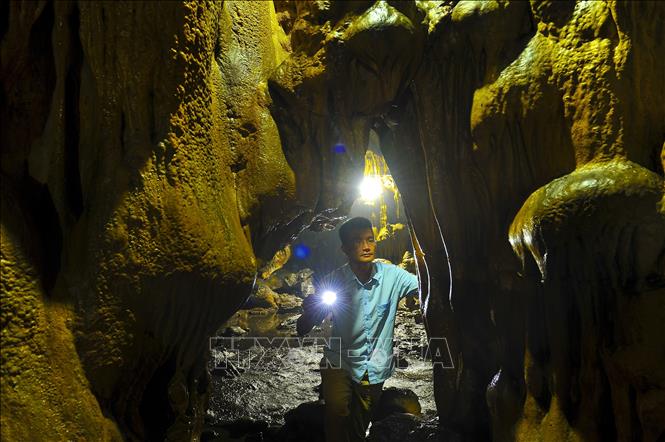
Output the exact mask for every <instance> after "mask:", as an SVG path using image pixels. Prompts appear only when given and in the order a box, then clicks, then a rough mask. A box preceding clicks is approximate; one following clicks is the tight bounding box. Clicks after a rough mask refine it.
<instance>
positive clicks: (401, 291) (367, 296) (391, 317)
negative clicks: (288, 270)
mask: <svg viewBox="0 0 665 442" xmlns="http://www.w3.org/2000/svg"><path fill="white" fill-rule="evenodd" d="M373 264H374V269H373V272H372V277H371V278H370V280H369V281H368V282H367V283H366V284H362V283H361V282H360V281H359V280H358V278H357V277H356V275H355V274H354V273H353V271H352V270H351V268H350V267H349V265H348V264H346V265H344V266H342V267H340V268H338V269H337V270H335V271H333V272H332V273H331V274H330V275H328V277H327V278H326V280H325V282H324V283H323V284H322V285H321V286H320V287H319V289H320V290H321V289H322V290H326V289H328V290H334V291H336V292H337V301H336V302H335V305H334V306H333V307H332V309H333V310H332V324H333V327H332V333H331V337H330V342H329V345H328V346H327V347H325V348H324V351H323V354H324V361H322V362H325V359H327V361H328V363H329V364H330V365H331V366H333V367H339V366H340V365H341V367H342V368H344V369H345V370H346V371H347V372H348V373H349V374H350V375H351V377H352V378H353V379H354V380H355V381H356V382H360V381H361V379H362V378H363V376H364V375H365V372H367V377H368V379H369V383H370V384H378V383H381V382H384V381H385V380H386V379H388V378H389V377H390V376H391V375H392V373H393V371H394V370H395V364H394V361H393V334H394V328H395V315H396V314H397V304H398V303H399V301H400V299H402V298H403V297H405V296H406V295H409V294H416V293H417V290H418V278H417V277H416V276H415V275H413V274H411V273H409V272H407V271H406V270H403V269H401V268H399V267H397V266H395V265H392V264H385V263H382V262H377V261H375V262H374V263H373Z"/></svg>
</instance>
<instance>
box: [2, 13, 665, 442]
mask: <svg viewBox="0 0 665 442" xmlns="http://www.w3.org/2000/svg"><path fill="white" fill-rule="evenodd" d="M0 12H1V13H2V17H1V19H2V20H1V21H0V36H1V38H2V43H1V44H0V55H1V60H0V78H1V79H2V95H1V96H0V98H1V101H2V108H1V114H0V121H1V124H2V126H1V130H0V146H2V147H1V152H0V155H1V157H0V158H1V160H2V165H1V166H2V167H1V168H2V175H1V176H2V188H1V189H0V194H1V196H2V213H1V214H0V215H1V217H2V222H1V225H2V231H1V233H2V236H1V239H2V381H1V386H2V396H3V400H2V405H1V407H2V408H1V413H0V418H1V420H2V425H1V428H2V430H1V431H2V438H3V439H5V438H8V439H25V438H34V437H37V438H39V437H40V436H42V437H43V438H47V439H54V438H55V439H65V438H70V437H71V435H72V434H74V435H76V437H81V438H86V439H88V438H89V439H120V438H122V437H125V438H129V439H144V438H164V437H169V438H175V439H183V438H194V437H195V436H196V434H197V433H198V432H200V429H201V424H202V418H203V414H204V412H205V407H206V398H207V393H206V392H207V388H208V385H207V384H208V379H207V373H206V370H205V361H206V358H205V355H206V349H207V345H208V343H207V338H208V336H210V335H211V334H213V333H214V332H215V329H216V327H217V326H219V325H220V324H221V323H223V322H224V321H225V320H226V319H227V318H228V317H229V316H230V315H231V314H232V313H233V312H234V311H235V310H236V309H237V308H238V307H239V306H240V305H241V304H242V303H243V301H244V300H245V298H246V297H247V295H248V294H249V291H250V289H251V287H252V284H253V281H254V278H255V275H256V268H257V266H260V264H261V262H263V261H265V260H267V259H269V258H270V256H271V255H272V254H273V253H274V252H275V251H276V250H278V249H279V248H280V247H281V246H282V245H283V244H284V243H285V241H288V240H289V239H290V238H292V237H294V236H295V235H297V234H298V233H299V232H300V231H301V230H302V229H303V227H304V226H307V225H311V228H313V229H321V228H328V227H329V224H330V223H334V221H335V219H336V218H338V217H339V216H340V215H343V214H344V213H346V211H348V209H349V208H350V206H351V203H352V202H353V198H354V197H355V189H356V185H357V182H358V181H359V179H360V177H361V176H362V171H363V164H362V160H363V157H364V155H363V154H364V150H365V148H366V146H367V143H368V136H369V131H370V129H373V130H375V131H376V132H377V133H378V134H379V135H380V137H381V148H382V151H383V153H384V156H385V157H386V160H387V162H388V165H389V167H390V170H391V172H392V174H393V176H394V178H395V180H396V182H397V185H398V187H399V189H400V192H401V194H402V196H403V201H404V205H405V210H406V213H407V215H408V217H409V219H410V221H411V233H412V240H413V241H414V245H415V248H416V250H417V251H418V252H419V253H417V255H418V271H419V277H420V282H421V289H422V293H421V305H422V307H423V312H424V314H425V321H426V326H427V330H428V333H429V335H430V336H431V337H446V339H447V342H448V344H449V346H450V350H451V351H452V355H453V362H454V365H455V368H454V369H442V368H441V367H440V366H438V365H437V366H435V369H434V370H435V372H434V379H435V392H436V402H437V408H438V411H439V415H440V418H441V422H442V424H443V425H445V426H446V427H448V428H449V429H452V430H454V431H457V432H459V433H461V434H462V435H464V436H465V438H467V439H469V440H478V439H487V438H489V437H493V438H494V439H496V440H512V439H520V440H533V439H540V440H576V439H584V440H605V439H612V438H616V439H622V440H624V439H640V440H657V439H658V438H659V437H662V435H663V432H664V431H665V427H664V425H663V422H665V418H664V416H665V391H664V390H665V373H663V372H664V371H665V370H663V367H664V366H665V349H664V344H663V339H662V338H661V336H660V335H661V330H662V323H663V319H665V318H663V314H664V312H665V288H664V280H665V252H664V250H665V219H664V216H665V215H664V213H665V200H664V197H663V162H665V153H664V152H663V150H664V146H665V144H664V143H663V141H664V139H665V107H664V106H662V103H663V102H665V90H664V88H665V86H664V85H665V81H663V79H664V78H665V74H664V73H665V69H664V66H663V64H664V62H665V61H664V60H663V57H662V55H661V54H663V53H664V49H665V48H663V42H664V41H665V38H663V37H665V36H664V35H663V32H664V31H663V29H662V28H661V27H660V26H659V23H662V22H663V20H665V9H664V8H663V6H660V4H659V3H656V2H640V3H630V2H582V1H580V2H550V1H535V0H534V1H532V2H492V1H490V2H482V3H481V2H466V1H465V2H454V1H437V2H434V1H418V2H410V1H379V2H374V1H345V2H342V1H337V2H326V1H313V2H305V1H276V2H274V4H273V3H271V2H261V1H257V2H242V1H237V2H232V1H226V2H223V3H220V2H218V3H208V2H206V3H202V2H163V3H156V2H88V1H85V2H52V1H50V2H49V1H41V2H29V3H27V2H26V3H18V2H5V3H3V5H2V9H1V11H0ZM337 143H343V144H344V145H345V146H346V152H345V154H343V155H339V154H337V153H335V151H333V149H332V146H334V145H335V144H337ZM443 354H447V349H446V351H443ZM165 417H166V418H165ZM35 435H37V436H35Z"/></svg>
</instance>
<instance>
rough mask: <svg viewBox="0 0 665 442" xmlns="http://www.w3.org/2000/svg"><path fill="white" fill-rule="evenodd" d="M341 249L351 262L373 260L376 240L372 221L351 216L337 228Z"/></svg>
mask: <svg viewBox="0 0 665 442" xmlns="http://www.w3.org/2000/svg"><path fill="white" fill-rule="evenodd" d="M339 239H340V240H341V241H342V251H343V252H344V253H345V254H346V256H347V257H348V258H349V261H351V262H358V263H365V262H372V261H373V260H374V253H375V252H376V242H375V241H374V232H373V231H372V222H371V221H370V220H368V219H367V218H363V217H361V216H359V217H356V218H351V219H350V220H348V221H347V222H345V223H344V224H342V226H341V227H340V228H339Z"/></svg>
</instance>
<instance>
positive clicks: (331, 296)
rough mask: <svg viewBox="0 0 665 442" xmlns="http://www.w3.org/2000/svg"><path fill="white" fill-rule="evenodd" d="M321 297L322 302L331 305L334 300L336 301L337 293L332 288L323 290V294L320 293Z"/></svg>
mask: <svg viewBox="0 0 665 442" xmlns="http://www.w3.org/2000/svg"><path fill="white" fill-rule="evenodd" d="M321 299H322V300H323V303H324V304H327V305H333V304H334V303H335V301H337V293H335V292H333V291H332V290H326V291H325V292H323V295H321Z"/></svg>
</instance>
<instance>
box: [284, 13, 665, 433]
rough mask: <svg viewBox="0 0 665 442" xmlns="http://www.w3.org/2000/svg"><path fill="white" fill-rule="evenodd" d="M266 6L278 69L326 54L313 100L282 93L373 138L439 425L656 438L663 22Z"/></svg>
mask: <svg viewBox="0 0 665 442" xmlns="http://www.w3.org/2000/svg"><path fill="white" fill-rule="evenodd" d="M276 5H277V10H278V15H279V14H280V13H282V14H285V15H288V17H289V20H285V26H284V28H285V30H287V34H288V35H289V37H290V39H291V44H292V49H293V54H292V55H291V58H290V59H287V60H286V61H285V63H284V64H283V65H282V66H281V67H280V71H286V70H287V68H286V67H287V66H289V63H291V64H296V65H299V66H303V65H305V64H306V63H310V62H312V60H318V59H321V58H323V57H324V56H325V63H326V67H325V70H326V72H327V78H326V84H327V86H326V87H325V88H324V89H325V92H322V91H321V90H320V89H321V86H319V85H317V87H308V85H307V82H306V80H299V87H298V88H296V89H295V91H294V92H293V96H296V97H297V99H298V100H300V102H304V101H306V100H308V99H309V100H314V99H319V100H322V99H323V98H322V97H325V96H327V97H328V99H327V103H328V107H329V108H331V109H332V112H333V116H334V117H335V119H336V121H337V122H338V123H337V124H338V125H340V126H349V121H355V122H356V125H357V126H356V127H359V128H361V129H362V128H364V127H367V126H370V127H372V128H373V129H374V130H376V131H377V132H378V133H380V135H381V148H382V151H383V153H384V155H385V157H386V160H387V162H388V165H389V167H390V169H391V172H392V173H393V176H394V177H395V180H396V182H397V185H398V187H399V189H400V192H401V194H402V196H403V198H404V204H405V208H406V211H407V214H408V216H409V218H410V221H411V225H412V233H413V236H412V239H413V240H414V243H415V245H416V249H419V250H420V252H421V253H420V258H419V275H420V281H421V289H422V293H421V297H422V302H421V304H422V306H423V308H424V313H425V316H426V325H427V329H428V333H429V335H430V337H446V339H447V343H448V345H449V346H450V349H451V352H452V355H453V359H454V361H453V362H454V365H455V368H454V369H442V368H441V366H435V368H434V371H435V377H434V379H435V394H436V400H437V407H438V411H439V415H440V418H441V422H442V423H443V424H444V425H446V426H447V427H448V428H451V429H453V430H456V431H458V432H459V433H461V434H463V435H464V436H465V437H467V438H469V439H470V440H481V439H488V438H490V437H492V438H494V439H496V440H513V439H519V440H608V439H609V440H611V439H620V440H636V439H637V440H657V439H658V438H661V437H663V432H664V431H665V426H664V424H663V422H665V419H664V418H665V407H664V405H665V402H664V401H665V391H664V389H663V388H664V387H665V383H663V379H664V378H663V374H664V372H665V370H664V369H663V367H665V352H664V350H665V344H664V341H663V339H662V337H660V335H661V332H660V326H659V324H662V321H663V319H664V318H663V312H664V311H665V308H664V307H665V288H664V284H665V282H664V278H663V277H664V275H665V212H664V210H665V209H664V207H663V187H664V185H663V161H664V158H665V152H664V151H663V149H664V148H665V147H664V146H665V145H664V140H665V114H664V110H665V107H664V106H662V102H663V99H664V98H665V89H664V84H665V82H664V81H663V79H664V78H665V66H664V64H663V59H662V57H661V56H659V54H662V53H663V50H664V49H665V48H664V47H663V41H665V39H664V38H663V37H665V35H663V30H662V28H661V27H660V26H659V25H658V23H660V22H661V21H662V19H663V18H665V15H664V14H665V9H664V8H663V7H662V6H660V5H659V4H657V3H655V2H641V3H637V4H636V3H631V2H549V1H533V2H491V1H490V2H472V1H469V2H466V1H463V2H397V1H387V2H344V3H342V2H336V3H330V4H328V3H325V2H276ZM303 33H304V34H306V37H303V36H302V34H303ZM317 42H318V43H317ZM315 43H317V44H316V45H315ZM313 45H314V47H312V46H313ZM288 69H290V70H291V71H296V70H297V69H294V68H293V67H289V68H288ZM301 77H302V76H300V77H298V78H299V79H300V78H301ZM272 81H273V82H274V83H275V84H274V85H273V87H274V89H275V90H276V91H278V92H279V91H282V89H280V85H281V84H282V83H288V81H285V80H284V79H283V78H282V77H281V76H279V75H276V76H274V77H273V79H272ZM294 100H295V99H294ZM284 101H286V100H284ZM276 115H277V116H278V118H277V121H278V125H280V130H281V124H280V122H281V120H280V118H279V113H276ZM284 126H289V124H288V122H287V123H285V124H284ZM284 130H287V129H284ZM442 350H443V351H442V354H447V352H446V349H442Z"/></svg>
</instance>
